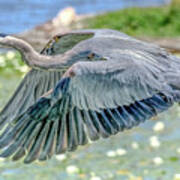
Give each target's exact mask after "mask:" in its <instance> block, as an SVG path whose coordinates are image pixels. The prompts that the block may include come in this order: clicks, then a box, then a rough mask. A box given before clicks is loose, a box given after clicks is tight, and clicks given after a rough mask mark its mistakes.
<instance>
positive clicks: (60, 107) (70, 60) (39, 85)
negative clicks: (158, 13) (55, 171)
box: [0, 29, 180, 163]
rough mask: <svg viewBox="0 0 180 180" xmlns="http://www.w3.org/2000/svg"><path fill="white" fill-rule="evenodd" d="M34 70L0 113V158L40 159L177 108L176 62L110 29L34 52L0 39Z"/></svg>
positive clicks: (179, 79) (179, 78) (80, 33)
mask: <svg viewBox="0 0 180 180" xmlns="http://www.w3.org/2000/svg"><path fill="white" fill-rule="evenodd" d="M0 44H1V45H4V46H9V47H13V48H15V49H17V50H18V51H19V52H20V53H21V55H22V58H23V60H24V62H25V63H26V64H27V65H29V66H30V67H32V69H31V70H30V72H29V73H28V74H27V75H26V76H25V78H24V80H23V81H22V82H21V84H20V86H19V87H18V88H17V90H16V92H15V94H14V95H13V97H12V98H11V99H10V101H9V102H8V103H7V105H6V106H5V107H4V109H3V110H2V112H1V113H0V127H1V128H2V127H4V125H7V127H6V128H5V130H4V131H3V133H2V134H1V136H0V148H4V147H6V149H4V150H3V152H2V154H1V157H9V156H11V155H13V160H18V159H20V158H21V157H23V156H25V155H26V157H25V159H24V162H25V163H30V162H32V161H34V160H36V159H38V160H46V159H48V158H50V157H51V156H52V155H53V154H59V153H63V152H65V151H74V150H75V149H76V148H77V147H78V145H85V144H86V143H87V142H88V139H90V140H92V141H94V140H97V139H99V138H100V137H102V138H107V137H109V136H111V135H115V134H116V133H118V132H120V131H123V130H125V129H129V128H132V127H133V126H137V125H138V124H139V123H140V122H144V121H145V120H146V119H149V118H151V117H153V116H155V115H156V114H158V113H160V112H162V111H165V110H167V109H168V108H169V107H171V106H172V105H173V104H174V102H179V101H180V59H178V58H177V57H175V56H173V55H171V54H169V53H167V52H166V51H165V50H164V49H161V48H160V47H158V46H156V45H153V44H149V43H145V42H142V41H139V40H136V39H134V38H131V37H129V36H127V35H125V34H123V33H121V32H117V31H114V30H107V29H102V30H77V31H72V32H70V33H66V34H61V35H57V36H55V37H54V38H53V39H52V40H51V41H50V42H49V43H48V44H47V46H46V47H45V48H44V49H43V51H42V52H41V54H39V53H37V52H36V51H35V50H34V49H33V48H32V47H31V46H30V45H29V44H28V43H27V42H25V41H23V40H21V39H18V38H15V37H12V36H3V35H1V37H0Z"/></svg>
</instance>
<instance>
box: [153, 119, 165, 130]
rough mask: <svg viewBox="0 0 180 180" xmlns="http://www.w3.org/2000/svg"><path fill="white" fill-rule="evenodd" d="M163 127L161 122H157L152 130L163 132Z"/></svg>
mask: <svg viewBox="0 0 180 180" xmlns="http://www.w3.org/2000/svg"><path fill="white" fill-rule="evenodd" d="M164 127H165V125H164V123H163V122H161V121H159V122H157V123H156V124H155V125H154V127H153V130H154V131H155V132H159V131H163V130H164Z"/></svg>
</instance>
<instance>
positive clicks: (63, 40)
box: [41, 32, 94, 55]
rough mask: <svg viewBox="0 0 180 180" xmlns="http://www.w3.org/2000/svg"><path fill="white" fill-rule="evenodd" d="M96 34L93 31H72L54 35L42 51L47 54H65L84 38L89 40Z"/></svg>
mask: <svg viewBox="0 0 180 180" xmlns="http://www.w3.org/2000/svg"><path fill="white" fill-rule="evenodd" d="M93 36H94V33H93V32H70V33H66V34H60V35H57V36H54V37H53V39H51V40H50V41H49V42H48V44H47V45H46V46H45V48H44V49H43V50H42V52H41V53H43V54H46V55H49V54H51V55H58V54H63V53H65V52H66V51H68V50H70V49H72V48H73V47H74V46H75V45H77V44H78V43H79V42H81V41H83V40H87V39H89V38H91V37H93Z"/></svg>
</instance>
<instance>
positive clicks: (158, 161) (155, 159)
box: [153, 157, 164, 165]
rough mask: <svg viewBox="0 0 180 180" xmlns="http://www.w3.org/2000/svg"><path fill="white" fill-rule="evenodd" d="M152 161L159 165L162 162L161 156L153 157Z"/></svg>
mask: <svg viewBox="0 0 180 180" xmlns="http://www.w3.org/2000/svg"><path fill="white" fill-rule="evenodd" d="M153 162H154V164H156V165H161V164H163V162H164V161H163V159H162V158H161V157H155V158H154V159H153Z"/></svg>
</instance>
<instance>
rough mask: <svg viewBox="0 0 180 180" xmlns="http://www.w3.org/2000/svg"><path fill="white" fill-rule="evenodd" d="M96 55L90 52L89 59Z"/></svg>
mask: <svg viewBox="0 0 180 180" xmlns="http://www.w3.org/2000/svg"><path fill="white" fill-rule="evenodd" d="M95 55H96V54H95V53H89V54H88V56H87V58H88V59H93V58H94V57H95Z"/></svg>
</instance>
